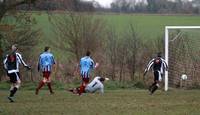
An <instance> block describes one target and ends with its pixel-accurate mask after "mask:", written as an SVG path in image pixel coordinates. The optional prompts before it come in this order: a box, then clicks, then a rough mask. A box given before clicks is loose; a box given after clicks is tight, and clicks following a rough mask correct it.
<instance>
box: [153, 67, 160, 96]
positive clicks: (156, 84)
mask: <svg viewBox="0 0 200 115" xmlns="http://www.w3.org/2000/svg"><path fill="white" fill-rule="evenodd" d="M159 76H160V72H159V71H154V85H153V87H152V90H151V94H153V93H154V92H155V91H156V90H157V89H158V87H159Z"/></svg>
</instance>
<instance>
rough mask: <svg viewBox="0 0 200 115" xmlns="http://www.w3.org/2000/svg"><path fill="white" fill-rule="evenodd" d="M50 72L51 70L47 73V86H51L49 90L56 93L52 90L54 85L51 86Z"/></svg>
mask: <svg viewBox="0 0 200 115" xmlns="http://www.w3.org/2000/svg"><path fill="white" fill-rule="evenodd" d="M50 74H51V72H47V74H46V78H47V86H48V88H49V91H50V93H51V94H54V92H53V90H52V87H51V78H50Z"/></svg>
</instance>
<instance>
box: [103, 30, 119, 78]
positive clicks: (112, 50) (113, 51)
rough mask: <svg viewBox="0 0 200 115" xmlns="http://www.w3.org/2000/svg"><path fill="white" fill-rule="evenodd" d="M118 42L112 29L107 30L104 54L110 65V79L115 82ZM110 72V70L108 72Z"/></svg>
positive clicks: (116, 35) (117, 37)
mask: <svg viewBox="0 0 200 115" xmlns="http://www.w3.org/2000/svg"><path fill="white" fill-rule="evenodd" d="M118 40H119V36H118V34H117V32H116V30H114V28H112V27H111V28H109V30H108V31H107V41H106V49H107V50H106V54H107V56H108V58H109V62H110V64H111V72H110V73H111V78H112V80H115V78H116V66H117V55H118ZM109 71H110V70H109Z"/></svg>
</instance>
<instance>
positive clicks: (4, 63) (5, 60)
mask: <svg viewBox="0 0 200 115" xmlns="http://www.w3.org/2000/svg"><path fill="white" fill-rule="evenodd" d="M7 57H8V56H6V58H5V59H4V60H3V65H4V69H5V70H7V64H6V63H7V60H8V59H7Z"/></svg>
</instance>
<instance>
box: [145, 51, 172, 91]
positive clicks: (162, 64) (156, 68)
mask: <svg viewBox="0 0 200 115" xmlns="http://www.w3.org/2000/svg"><path fill="white" fill-rule="evenodd" d="M151 67H153V68H152V69H153V72H154V83H153V84H152V85H151V86H150V87H149V91H150V94H153V93H154V92H155V91H156V90H157V89H158V87H159V82H160V81H162V76H163V74H164V72H165V71H167V70H168V65H167V63H166V61H165V60H164V59H163V58H162V57H161V52H159V53H158V54H157V57H156V58H153V59H152V60H151V61H150V62H149V63H148V65H147V67H146V69H145V72H144V76H145V75H146V73H147V72H148V71H149V70H150V68H151Z"/></svg>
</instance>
